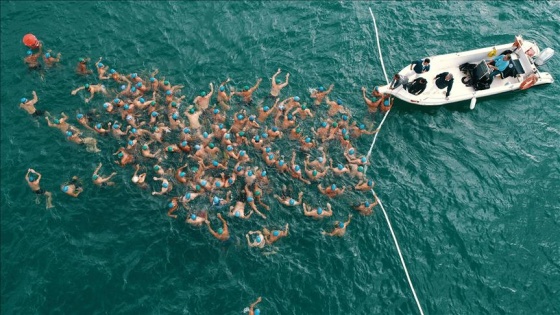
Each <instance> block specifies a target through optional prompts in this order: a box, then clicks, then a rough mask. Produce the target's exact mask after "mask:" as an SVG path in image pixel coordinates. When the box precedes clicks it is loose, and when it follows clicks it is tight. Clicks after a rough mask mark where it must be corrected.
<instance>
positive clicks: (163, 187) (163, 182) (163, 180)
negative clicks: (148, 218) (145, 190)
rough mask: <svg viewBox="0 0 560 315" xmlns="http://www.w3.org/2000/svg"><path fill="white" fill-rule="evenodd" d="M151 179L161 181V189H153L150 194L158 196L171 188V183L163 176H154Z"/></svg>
mask: <svg viewBox="0 0 560 315" xmlns="http://www.w3.org/2000/svg"><path fill="white" fill-rule="evenodd" d="M153 180H156V181H161V190H160V191H153V192H152V195H153V196H155V195H159V196H161V195H164V194H166V193H168V192H170V191H171V189H173V185H171V183H169V181H168V180H167V179H166V178H164V177H156V176H154V178H153Z"/></svg>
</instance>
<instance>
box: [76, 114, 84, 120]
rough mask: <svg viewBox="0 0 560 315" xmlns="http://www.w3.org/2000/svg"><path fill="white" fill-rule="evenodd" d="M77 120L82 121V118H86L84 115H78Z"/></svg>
mask: <svg viewBox="0 0 560 315" xmlns="http://www.w3.org/2000/svg"><path fill="white" fill-rule="evenodd" d="M76 118H78V119H82V118H84V114H78V115H76Z"/></svg>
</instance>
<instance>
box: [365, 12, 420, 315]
mask: <svg viewBox="0 0 560 315" xmlns="http://www.w3.org/2000/svg"><path fill="white" fill-rule="evenodd" d="M369 13H370V14H371V18H372V19H373V26H374V28H375V38H376V40H377V49H378V50H379V58H380V60H381V67H382V68H383V73H384V74H385V81H387V84H389V78H388V77H387V72H386V71H385V65H384V64H383V56H382V55H381V46H380V44H379V33H378V31H377V25H376V23H375V17H374V16H373V12H372V11H371V8H369ZM390 111H391V109H389V110H388V111H387V112H386V113H385V116H383V119H382V120H381V123H379V127H377V132H376V133H375V135H374V136H373V141H372V142H371V146H370V147H369V151H368V154H367V157H366V158H367V160H368V161H369V158H370V156H371V152H372V151H373V146H374V145H375V141H376V140H377V135H378V134H379V132H380V131H381V127H382V126H383V123H384V122H385V119H386V118H387V115H389V112H390ZM366 172H367V164H366V167H365V169H364V174H365V173H366ZM371 193H372V194H373V197H374V198H375V199H376V200H377V202H378V203H379V206H380V207H381V210H383V215H385V220H386V221H387V225H388V226H389V230H390V231H391V236H392V237H393V241H394V242H395V247H396V248H397V253H398V254H399V258H400V259H401V264H402V266H403V269H404V273H405V275H406V279H407V281H408V284H409V286H410V289H411V290H412V295H413V296H414V300H415V301H416V305H417V306H418V311H419V312H420V314H421V315H424V311H423V310H422V305H420V301H419V300H418V296H417V295H416V290H414V285H412V280H410V275H409V274H408V269H407V268H406V263H405V262H404V258H403V255H402V252H401V248H400V247H399V242H398V241H397V237H396V236H395V232H394V231H393V226H392V225H391V221H390V220H389V216H388V215H387V212H386V211H385V208H384V207H383V203H381V200H380V199H379V198H378V197H377V194H376V193H375V191H374V190H373V189H372V190H371Z"/></svg>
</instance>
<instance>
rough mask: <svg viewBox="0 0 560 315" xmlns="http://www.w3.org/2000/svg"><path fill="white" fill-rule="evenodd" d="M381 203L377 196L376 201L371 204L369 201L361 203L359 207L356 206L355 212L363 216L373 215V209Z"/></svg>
mask: <svg viewBox="0 0 560 315" xmlns="http://www.w3.org/2000/svg"><path fill="white" fill-rule="evenodd" d="M378 203H379V199H377V196H375V201H374V202H373V203H369V201H365V202H361V203H359V204H357V205H354V206H353V208H354V210H356V211H358V212H359V213H360V214H362V215H371V214H373V208H374V207H375V206H377V204H378Z"/></svg>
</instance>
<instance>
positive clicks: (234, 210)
mask: <svg viewBox="0 0 560 315" xmlns="http://www.w3.org/2000/svg"><path fill="white" fill-rule="evenodd" d="M252 214H253V211H249V214H245V203H243V202H240V201H237V202H236V203H235V206H231V207H229V213H228V215H229V216H230V217H236V218H241V219H249V218H250V217H251V215H252Z"/></svg>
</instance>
